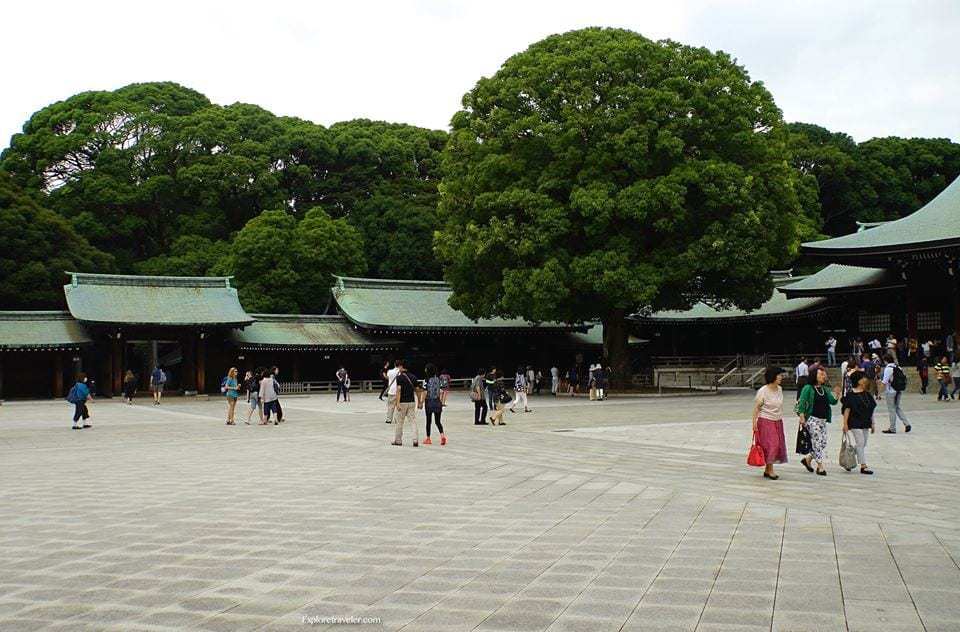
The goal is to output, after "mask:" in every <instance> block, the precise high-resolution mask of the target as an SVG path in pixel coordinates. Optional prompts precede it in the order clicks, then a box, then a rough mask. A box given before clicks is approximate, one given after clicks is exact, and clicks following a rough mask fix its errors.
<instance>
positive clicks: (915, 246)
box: [802, 178, 960, 263]
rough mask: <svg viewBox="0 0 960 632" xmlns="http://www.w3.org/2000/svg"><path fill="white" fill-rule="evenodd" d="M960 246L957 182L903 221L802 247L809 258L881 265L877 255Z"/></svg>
mask: <svg viewBox="0 0 960 632" xmlns="http://www.w3.org/2000/svg"><path fill="white" fill-rule="evenodd" d="M944 246H960V178H957V179H956V180H954V181H953V182H952V183H951V184H950V186H948V187H947V188H946V189H944V190H943V191H941V192H940V195H938V196H937V197H935V198H933V199H932V200H930V202H929V203H927V204H926V205H925V206H923V207H922V208H920V209H918V210H916V211H914V212H913V213H911V214H910V215H907V216H906V217H902V218H900V219H898V220H895V221H892V222H886V223H883V224H880V225H878V226H875V227H873V228H870V229H868V230H863V231H860V232H856V233H852V234H850V235H844V236H843V237H834V238H833V239H825V240H823V241H813V242H808V243H805V244H803V247H802V248H803V251H804V252H806V253H809V254H812V255H818V256H824V257H833V258H835V259H837V260H840V259H849V260H854V259H860V260H861V261H863V262H867V259H870V258H872V259H873V260H874V261H877V262H880V263H883V262H884V261H883V258H882V257H880V258H879V259H878V258H877V257H878V255H888V254H913V253H917V252H918V251H926V250H936V249H939V248H942V247H944Z"/></svg>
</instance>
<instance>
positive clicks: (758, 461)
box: [747, 432, 767, 467]
mask: <svg viewBox="0 0 960 632" xmlns="http://www.w3.org/2000/svg"><path fill="white" fill-rule="evenodd" d="M766 464H767V457H766V456H764V454H763V448H761V447H760V433H759V432H754V433H753V445H752V446H750V452H749V453H747V465H753V466H754V467H764V466H765V465H766Z"/></svg>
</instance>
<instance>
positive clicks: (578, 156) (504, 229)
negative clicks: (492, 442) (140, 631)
mask: <svg viewBox="0 0 960 632" xmlns="http://www.w3.org/2000/svg"><path fill="white" fill-rule="evenodd" d="M463 106H464V109H463V110H462V111H460V112H458V113H457V114H456V115H455V116H454V118H453V122H452V126H453V131H452V133H451V136H450V139H449V142H448V144H447V147H446V150H445V152H444V168H445V175H444V179H443V183H442V185H441V189H440V190H441V200H440V213H441V221H442V227H441V230H440V232H439V234H438V237H437V240H436V247H437V253H438V256H439V258H440V259H441V261H442V262H443V263H444V264H445V265H446V278H447V280H448V281H449V282H450V283H451V284H452V286H453V288H454V290H455V294H454V297H453V298H452V300H451V303H452V304H453V305H454V306H455V307H456V308H458V309H461V310H463V311H464V312H465V313H466V314H468V315H470V316H473V317H480V316H490V315H494V314H500V315H505V316H517V315H519V316H523V317H526V318H529V319H532V320H539V321H542V320H554V319H559V320H564V321H580V320H588V319H594V318H599V319H601V320H602V321H603V323H604V328H605V337H607V340H605V351H606V352H607V353H608V354H610V356H611V357H610V360H611V362H612V363H613V364H614V365H615V367H614V368H615V371H616V370H617V369H618V368H619V369H622V368H624V363H625V350H626V330H625V327H624V324H623V320H624V317H625V316H626V315H627V314H629V313H631V312H634V311H637V310H651V309H663V308H684V307H688V306H690V305H691V304H692V303H694V302H696V301H697V300H701V299H708V300H713V301H715V302H718V303H722V304H735V305H737V306H740V307H744V308H752V307H757V306H759V305H760V304H761V303H762V302H763V301H764V300H765V299H766V298H767V297H768V296H769V294H770V290H771V282H770V278H769V275H768V271H769V270H770V269H771V268H774V267H781V266H783V265H784V264H785V263H786V262H787V261H788V260H789V258H790V257H792V256H793V255H794V253H795V252H796V250H797V246H798V243H799V240H800V238H801V237H802V234H801V230H800V229H799V227H800V226H801V225H809V224H810V222H809V221H808V219H807V218H804V217H803V213H802V207H801V202H800V197H799V195H798V174H797V171H796V170H795V169H792V168H791V167H790V166H789V165H788V163H787V158H788V153H787V148H786V142H785V141H786V135H785V133H784V132H783V129H782V121H781V115H780V111H779V110H778V109H777V107H776V105H775V104H774V102H773V99H772V98H771V96H770V94H769V93H768V92H767V90H766V89H765V88H764V87H763V86H762V85H761V84H760V83H758V82H753V81H751V80H750V78H749V76H748V75H747V73H746V71H744V69H743V68H741V67H739V66H737V65H736V64H735V63H734V62H733V61H732V60H731V59H730V58H729V57H728V56H727V55H725V54H724V53H714V52H711V51H708V50H706V49H702V48H690V47H686V46H682V45H679V44H676V43H674V42H669V41H665V42H653V41H650V40H648V39H646V38H644V37H642V36H640V35H637V34H636V33H633V32H630V31H625V30H616V29H598V28H590V29H584V30H581V31H573V32H570V33H566V34H563V35H558V36H552V37H548V38H547V39H545V40H543V41H541V42H538V43H536V44H534V45H532V46H531V47H530V48H528V49H527V50H526V51H524V52H523V53H520V54H518V55H515V56H513V57H511V58H510V59H509V60H507V62H506V63H505V64H504V65H503V66H502V67H501V69H500V70H499V71H498V72H497V73H496V75H494V76H493V77H491V78H483V79H481V80H480V81H479V82H477V84H476V86H475V87H474V88H473V90H471V91H470V92H468V93H467V94H466V95H465V96H464V98H463ZM621 375H622V374H621Z"/></svg>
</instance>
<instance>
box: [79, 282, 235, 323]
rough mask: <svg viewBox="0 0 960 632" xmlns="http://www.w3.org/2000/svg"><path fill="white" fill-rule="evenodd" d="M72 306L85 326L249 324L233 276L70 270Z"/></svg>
mask: <svg viewBox="0 0 960 632" xmlns="http://www.w3.org/2000/svg"><path fill="white" fill-rule="evenodd" d="M67 274H69V275H71V282H70V283H69V284H67V285H65V286H64V288H63V289H64V293H65V294H66V297H67V307H68V308H69V309H70V313H71V314H73V316H74V318H76V319H77V320H79V321H82V322H89V323H102V324H118V325H161V326H202V325H211V326H212V325H225V326H243V325H247V324H249V323H252V322H253V319H252V318H251V317H250V315H249V314H247V313H246V312H245V311H243V307H241V305H240V300H239V299H238V298H237V290H236V289H235V288H232V287H230V277H165V276H132V275H114V274H85V273H80V272H68V273H67Z"/></svg>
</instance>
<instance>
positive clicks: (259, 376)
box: [220, 366, 283, 426]
mask: <svg viewBox="0 0 960 632" xmlns="http://www.w3.org/2000/svg"><path fill="white" fill-rule="evenodd" d="M279 375H280V369H279V368H277V367H276V366H274V367H270V368H269V369H266V368H263V367H260V368H258V369H255V370H253V371H247V372H246V373H245V374H244V376H243V382H242V383H241V382H239V381H238V379H237V376H238V371H237V368H236V367H231V368H230V370H229V371H227V376H226V377H225V378H223V381H222V382H221V384H220V391H221V392H222V393H223V394H224V396H225V397H226V400H227V425H228V426H235V425H236V423H237V422H236V409H237V400H239V399H240V397H241V396H243V397H244V398H245V400H246V403H247V407H248V409H247V418H246V419H245V420H244V423H245V424H246V425H248V426H249V425H250V420H251V419H252V418H253V414H254V413H257V418H258V419H259V421H258V425H261V426H265V425H267V424H269V423H270V420H271V417H272V416H274V415H275V416H274V417H273V424H274V425H278V424H280V423H283V408H282V407H281V406H280V382H279V381H278V376H279Z"/></svg>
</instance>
